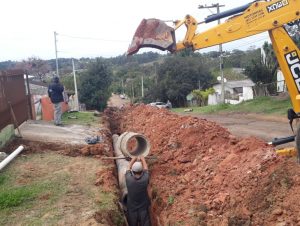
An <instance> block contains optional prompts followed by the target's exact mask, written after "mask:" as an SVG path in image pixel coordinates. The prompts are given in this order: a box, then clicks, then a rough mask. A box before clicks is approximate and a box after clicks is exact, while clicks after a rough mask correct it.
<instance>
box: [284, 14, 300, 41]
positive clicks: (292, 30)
mask: <svg viewBox="0 0 300 226" xmlns="http://www.w3.org/2000/svg"><path fill="white" fill-rule="evenodd" d="M285 28H286V30H287V32H288V33H289V35H290V36H291V37H292V39H293V40H294V42H295V43H296V44H297V45H298V47H300V20H298V21H295V22H293V23H290V24H289V25H286V26H285Z"/></svg>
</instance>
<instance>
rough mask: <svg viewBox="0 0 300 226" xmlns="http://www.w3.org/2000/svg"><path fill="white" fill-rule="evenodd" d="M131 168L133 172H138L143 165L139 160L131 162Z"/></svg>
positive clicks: (141, 169)
mask: <svg viewBox="0 0 300 226" xmlns="http://www.w3.org/2000/svg"><path fill="white" fill-rule="evenodd" d="M131 169H132V171H133V172H135V173H139V172H142V171H143V165H142V163H141V162H135V163H133V165H132V168H131Z"/></svg>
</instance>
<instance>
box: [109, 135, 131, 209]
mask: <svg viewBox="0 0 300 226" xmlns="http://www.w3.org/2000/svg"><path fill="white" fill-rule="evenodd" d="M112 138H113V146H114V155H115V156H116V157H124V155H123V153H122V151H121V149H120V146H119V145H118V142H117V141H118V139H119V136H118V135H116V134H114V135H113V137H112ZM116 165H117V169H118V181H119V187H120V192H121V202H122V204H123V208H126V206H127V193H128V192H127V187H126V180H125V173H126V170H127V168H128V166H129V162H128V161H127V160H126V159H116Z"/></svg>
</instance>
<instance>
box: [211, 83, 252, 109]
mask: <svg viewBox="0 0 300 226" xmlns="http://www.w3.org/2000/svg"><path fill="white" fill-rule="evenodd" d="M254 86H255V84H254V83H253V82H252V81H251V80H250V79H245V80H239V81H227V82H226V83H225V84H224V90H225V103H230V104H238V103H241V102H242V101H245V100H251V99H253V87H254ZM213 88H214V90H215V91H216V92H215V93H214V94H211V95H209V96H208V105H216V104H219V103H221V84H220V83H218V84H216V85H214V86H213Z"/></svg>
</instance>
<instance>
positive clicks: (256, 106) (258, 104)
mask: <svg viewBox="0 0 300 226" xmlns="http://www.w3.org/2000/svg"><path fill="white" fill-rule="evenodd" d="M188 108H192V109H193V112H192V113H200V114H209V113H229V112H242V113H243V112H247V113H263V114H272V115H285V114H286V112H287V109H288V108H292V104H291V102H290V99H279V98H276V97H257V98H255V99H253V100H249V101H244V102H242V103H240V104H237V105H231V104H219V105H213V106H205V107H188ZM184 109H187V108H174V109H173V110H172V111H174V112H177V113H184Z"/></svg>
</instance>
